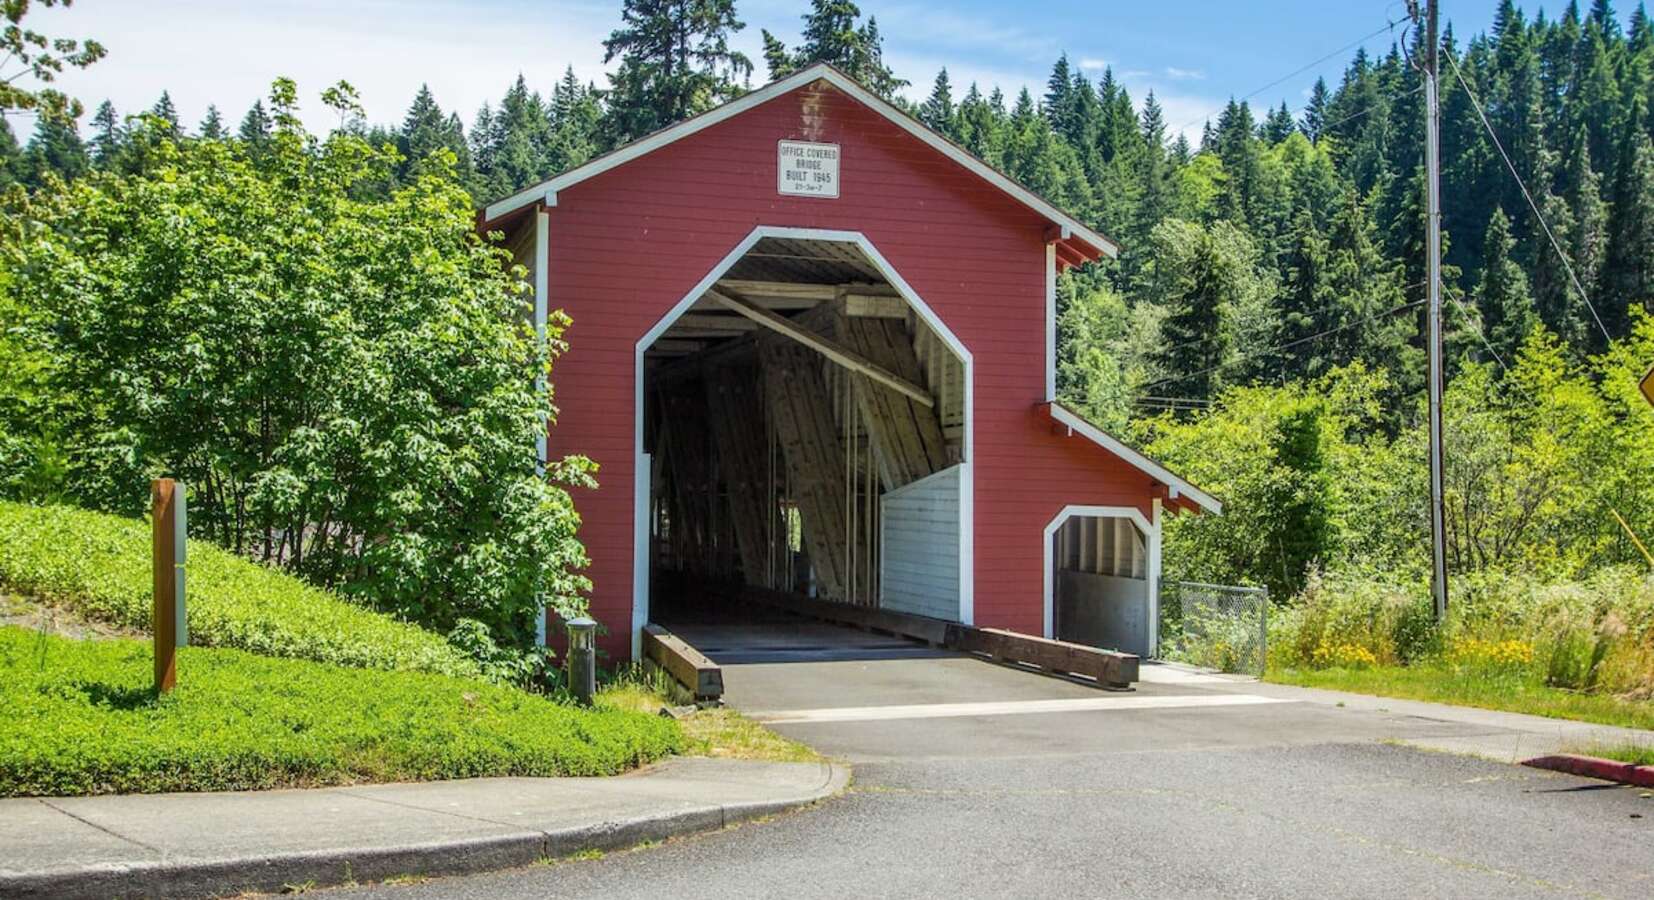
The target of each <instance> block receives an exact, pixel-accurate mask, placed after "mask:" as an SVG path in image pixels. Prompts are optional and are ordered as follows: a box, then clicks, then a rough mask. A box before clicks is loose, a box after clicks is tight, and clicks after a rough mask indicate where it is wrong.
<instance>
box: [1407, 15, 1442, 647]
mask: <svg viewBox="0 0 1654 900" xmlns="http://www.w3.org/2000/svg"><path fill="white" fill-rule="evenodd" d="M1407 6H1408V8H1409V12H1411V13H1412V16H1413V20H1414V21H1415V22H1416V21H1418V19H1419V3H1418V0H1409V2H1408V4H1407ZM1424 7H1425V8H1424V22H1423V25H1424V48H1423V49H1424V59H1423V64H1424V65H1423V69H1424V108H1425V119H1424V170H1425V173H1424V183H1425V194H1426V205H1427V214H1426V215H1427V222H1426V224H1425V230H1426V233H1427V235H1428V239H1427V244H1428V247H1429V249H1428V254H1429V257H1430V260H1429V262H1430V265H1429V269H1430V274H1429V279H1430V286H1429V288H1428V290H1429V295H1428V296H1429V305H1428V309H1429V320H1430V324H1429V331H1430V335H1429V339H1430V556H1431V580H1430V594H1431V598H1432V599H1433V600H1434V601H1435V610H1436V622H1437V623H1438V624H1439V623H1441V622H1442V621H1444V620H1445V619H1446V618H1447V523H1446V520H1445V519H1446V517H1445V515H1444V509H1445V502H1446V501H1445V499H1444V494H1445V493H1446V491H1445V490H1444V489H1443V486H1442V381H1443V376H1442V279H1441V269H1442V232H1441V224H1442V198H1441V147H1440V143H1441V138H1440V128H1439V120H1440V118H1441V106H1440V102H1439V101H1440V98H1439V96H1438V93H1437V90H1436V74H1437V71H1438V70H1437V65H1438V63H1439V60H1438V59H1437V55H1438V52H1439V48H1440V41H1439V40H1438V38H1437V37H1436V24H1437V22H1436V0H1425V4H1424Z"/></svg>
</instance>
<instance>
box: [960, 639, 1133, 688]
mask: <svg viewBox="0 0 1654 900" xmlns="http://www.w3.org/2000/svg"><path fill="white" fill-rule="evenodd" d="M957 646H958V649H960V650H964V651H965V652H967V653H981V654H984V655H986V656H989V657H992V658H993V660H994V661H995V662H1002V663H1021V664H1023V665H1026V666H1036V667H1038V668H1041V669H1044V670H1046V671H1048V672H1053V673H1056V674H1060V675H1084V676H1086V677H1088V678H1092V679H1095V680H1096V681H1097V683H1098V684H1103V685H1107V686H1109V687H1114V688H1123V687H1130V686H1131V683H1132V682H1134V681H1136V680H1137V677H1138V658H1137V657H1136V656H1135V655H1133V654H1130V653H1119V652H1116V651H1113V650H1103V649H1101V648H1099V647H1088V646H1086V645H1084V644H1071V643H1069V642H1067V641H1054V640H1051V639H1050V638H1043V637H1034V636H1033V635H1029V634H1021V633H1018V632H1015V631H1004V630H1001V629H998V628H972V627H969V626H960V629H959V643H958V645H957Z"/></svg>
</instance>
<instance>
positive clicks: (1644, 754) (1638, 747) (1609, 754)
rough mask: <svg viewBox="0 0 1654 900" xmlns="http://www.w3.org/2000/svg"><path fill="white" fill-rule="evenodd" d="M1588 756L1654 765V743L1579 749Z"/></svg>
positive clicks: (1633, 763)
mask: <svg viewBox="0 0 1654 900" xmlns="http://www.w3.org/2000/svg"><path fill="white" fill-rule="evenodd" d="M1578 752H1579V753H1583V754H1584V755H1586V756H1600V757H1602V758H1603V759H1616V760H1619V761H1620V762H1625V763H1631V764H1632V765H1634V766H1654V744H1614V745H1610V746H1601V745H1596V746H1589V747H1582V748H1580V749H1579V750H1578Z"/></svg>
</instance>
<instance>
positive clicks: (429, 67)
mask: <svg viewBox="0 0 1654 900" xmlns="http://www.w3.org/2000/svg"><path fill="white" fill-rule="evenodd" d="M617 20H618V17H617V14H616V12H615V10H614V9H613V8H612V7H611V6H610V5H609V4H597V3H572V4H571V3H562V4H560V5H559V8H558V9H557V10H555V11H550V10H547V9H545V8H544V7H540V6H538V5H536V6H532V7H528V8H519V7H517V6H515V5H511V6H504V5H502V6H500V7H497V8H492V9H490V10H488V11H487V12H486V13H480V12H479V11H477V10H476V9H472V8H467V7H466V5H464V4H453V3H438V2H434V0H400V2H390V0H358V2H352V3H337V2H327V0H283V2H280V3H277V2H273V0H272V2H265V3H259V4H245V5H243V4H234V3H223V2H214V0H149V2H146V3H142V4H139V3H129V2H123V0H81V2H79V3H76V4H75V5H74V6H73V7H72V9H71V10H69V11H67V12H65V11H64V10H62V9H52V10H41V11H40V13H39V14H38V15H33V14H32V15H31V16H30V21H31V23H32V24H35V25H36V26H37V27H39V28H41V29H43V30H45V31H46V32H47V33H49V34H54V35H56V34H63V35H65V36H83V35H84V36H91V37H95V38H97V39H98V40H100V41H102V42H103V44H104V45H105V46H106V47H108V49H109V55H108V56H107V57H106V58H104V59H103V60H102V61H100V62H98V63H96V64H94V65H93V66H91V67H90V68H88V69H85V70H84V71H74V72H69V73H65V74H64V75H63V76H61V78H60V79H59V87H61V88H62V89H63V90H65V91H66V92H68V93H69V94H71V95H72V96H76V97H79V98H81V99H82V100H83V101H85V102H86V104H87V105H88V107H91V106H95V105H96V104H97V103H99V102H101V101H102V100H104V99H105V98H107V99H109V100H111V101H112V102H113V103H114V104H115V107H116V108H117V109H118V110H119V111H120V112H122V113H123V114H130V113H135V112H138V111H141V110H144V109H148V108H149V107H150V106H151V105H152V104H153V103H154V102H155V99H156V98H157V97H159V96H160V94H161V92H162V91H163V90H166V91H169V92H170V93H171V95H172V99H173V102H174V103H175V104H177V106H178V109H179V114H180V116H181V117H182V118H183V119H184V121H185V122H186V123H188V124H193V123H194V122H196V121H198V120H199V119H200V117H201V116H202V115H203V114H204V113H205V112H206V108H207V105H208V104H209V103H214V104H217V105H218V107H219V109H220V111H221V112H222V113H223V115H224V117H225V118H226V119H227V120H228V121H229V122H230V123H231V124H232V125H233V124H234V123H236V122H237V121H239V119H240V117H241V115H242V113H243V112H245V110H246V109H247V107H249V106H251V105H252V103H253V101H254V100H257V99H259V98H260V97H263V96H265V95H266V94H268V93H269V88H270V82H271V81H272V80H274V79H275V78H276V77H277V76H287V77H290V78H293V79H295V80H296V81H297V82H298V84H299V90H300V97H301V102H302V103H303V104H304V106H303V108H302V110H301V112H302V114H303V116H304V118H305V121H306V124H307V125H309V126H310V127H311V128H313V129H324V128H327V127H331V126H332V125H334V124H335V122H336V120H335V118H334V116H333V114H332V113H331V111H329V110H327V109H326V108H325V107H323V106H322V105H321V103H320V101H319V100H318V99H317V96H318V95H319V94H320V92H321V91H322V90H323V89H324V88H326V87H327V86H329V85H331V84H333V83H334V82H336V81H338V80H340V79H344V80H346V81H349V82H350V83H351V84H353V85H354V86H355V87H356V88H357V90H358V91H360V93H361V96H362V102H363V105H364V107H366V109H367V114H368V118H369V120H370V121H374V122H394V121H397V120H399V119H400V118H401V117H402V113H403V112H404V111H405V110H406V109H407V107H408V104H409V102H410V101H411V100H412V99H413V95H414V92H415V91H417V90H418V88H419V85H420V84H421V83H429V84H430V86H431V91H432V92H433V93H434V94H435V95H436V98H437V102H438V103H440V104H442V107H443V108H444V109H446V110H455V111H458V112H459V114H460V116H461V118H463V119H465V120H466V122H467V123H469V121H470V119H471V116H472V115H473V114H474V113H475V112H476V110H477V108H478V107H479V106H481V105H482V103H483V102H484V101H488V102H495V101H497V100H498V98H499V97H500V95H501V94H503V93H504V92H505V89H506V87H507V86H508V85H509V84H510V82H511V81H512V80H514V79H515V78H516V77H517V74H518V73H519V72H521V73H522V74H524V75H525V76H526V77H527V78H528V80H529V82H530V84H531V85H532V86H533V87H534V88H535V89H537V90H542V91H547V90H549V89H550V88H551V85H552V84H553V83H554V82H555V81H556V80H557V79H558V78H559V77H561V75H562V72H563V68H564V67H565V66H567V65H573V66H574V70H575V72H576V74H577V75H579V76H580V78H581V79H582V80H595V81H598V82H599V83H602V81H603V75H604V71H605V70H604V65H603V45H602V40H603V38H604V37H606V36H607V35H608V33H609V31H610V30H612V29H613V28H614V26H615V24H616V22H617Z"/></svg>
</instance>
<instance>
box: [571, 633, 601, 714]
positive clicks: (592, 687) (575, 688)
mask: <svg viewBox="0 0 1654 900" xmlns="http://www.w3.org/2000/svg"><path fill="white" fill-rule="evenodd" d="M563 624H564V626H565V627H567V628H568V630H569V664H568V672H569V692H570V693H572V694H574V699H576V700H579V701H580V702H581V703H584V704H586V705H588V706H589V705H590V704H591V702H592V696H593V695H594V694H596V693H597V622H596V621H595V620H594V619H592V618H590V617H589V616H581V617H580V618H578V619H570V620H568V621H567V622H565V623H563Z"/></svg>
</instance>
